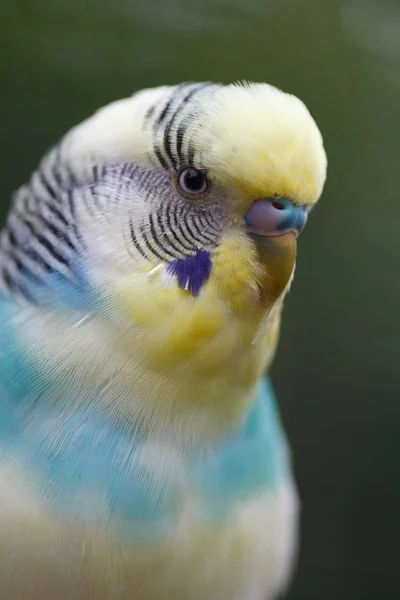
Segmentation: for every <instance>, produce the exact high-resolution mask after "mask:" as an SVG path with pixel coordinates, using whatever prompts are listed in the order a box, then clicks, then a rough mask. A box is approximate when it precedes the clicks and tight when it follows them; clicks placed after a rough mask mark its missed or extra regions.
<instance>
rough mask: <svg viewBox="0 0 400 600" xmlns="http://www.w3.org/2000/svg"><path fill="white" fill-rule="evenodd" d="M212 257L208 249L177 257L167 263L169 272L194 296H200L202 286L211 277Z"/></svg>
mask: <svg viewBox="0 0 400 600" xmlns="http://www.w3.org/2000/svg"><path fill="white" fill-rule="evenodd" d="M211 267H212V262H211V257H210V253H209V252H207V251H206V250H199V251H198V252H197V254H195V255H194V256H188V257H187V258H177V259H176V260H173V261H172V262H170V263H169V264H168V265H167V273H168V274H169V275H174V276H175V277H176V279H177V281H178V285H179V287H180V288H181V289H183V290H188V291H190V292H191V293H192V295H193V296H198V295H199V293H200V290H201V288H202V287H203V285H204V284H205V282H206V281H207V279H208V278H209V277H210V273H211Z"/></svg>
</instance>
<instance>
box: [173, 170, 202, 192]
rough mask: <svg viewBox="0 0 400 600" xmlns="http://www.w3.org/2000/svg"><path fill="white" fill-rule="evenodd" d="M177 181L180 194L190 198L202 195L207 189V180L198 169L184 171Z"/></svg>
mask: <svg viewBox="0 0 400 600" xmlns="http://www.w3.org/2000/svg"><path fill="white" fill-rule="evenodd" d="M178 181H179V187H180V188H181V190H182V192H183V193H184V194H188V195H191V196H195V195H197V194H204V192H205V191H206V189H207V178H206V176H205V174H204V173H203V171H200V170H199V169H184V170H183V171H182V173H181V174H180V175H179V180H178Z"/></svg>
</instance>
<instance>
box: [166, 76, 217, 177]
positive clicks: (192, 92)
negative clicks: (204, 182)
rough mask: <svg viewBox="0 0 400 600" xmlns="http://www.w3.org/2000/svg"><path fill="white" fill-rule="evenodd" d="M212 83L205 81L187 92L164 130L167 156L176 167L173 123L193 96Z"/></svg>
mask: <svg viewBox="0 0 400 600" xmlns="http://www.w3.org/2000/svg"><path fill="white" fill-rule="evenodd" d="M209 85H210V84H208V83H205V84H198V85H196V86H195V88H194V89H191V90H190V92H189V93H187V94H186V96H184V97H183V99H182V100H181V102H180V103H179V104H178V106H177V107H176V109H175V111H174V113H173V114H172V115H171V118H170V119H169V121H168V123H167V125H166V127H165V131H164V139H163V141H164V149H165V152H166V154H167V156H168V157H169V159H170V161H171V163H172V165H173V167H174V168H175V169H176V168H177V166H178V163H177V161H176V159H175V157H174V154H173V152H172V139H171V130H172V125H174V123H175V121H176V120H177V118H178V116H179V115H180V113H181V112H182V109H183V107H184V106H185V105H186V104H187V103H188V102H189V100H191V99H192V98H193V96H195V94H196V93H197V92H198V91H200V90H202V89H204V88H205V87H208V86H209Z"/></svg>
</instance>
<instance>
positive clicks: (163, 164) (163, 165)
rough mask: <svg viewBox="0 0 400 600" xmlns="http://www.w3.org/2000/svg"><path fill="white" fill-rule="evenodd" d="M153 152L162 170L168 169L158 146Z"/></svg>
mask: <svg viewBox="0 0 400 600" xmlns="http://www.w3.org/2000/svg"><path fill="white" fill-rule="evenodd" d="M154 152H155V155H156V156H157V158H158V161H159V163H160V165H161V166H162V167H163V169H168V166H169V165H168V163H167V161H166V160H165V158H164V156H163V154H162V152H161V150H160V148H159V147H158V146H155V147H154Z"/></svg>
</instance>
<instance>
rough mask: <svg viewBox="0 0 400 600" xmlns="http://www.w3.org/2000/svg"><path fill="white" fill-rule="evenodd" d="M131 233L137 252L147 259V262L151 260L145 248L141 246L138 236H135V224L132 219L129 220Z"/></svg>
mask: <svg viewBox="0 0 400 600" xmlns="http://www.w3.org/2000/svg"><path fill="white" fill-rule="evenodd" d="M129 232H130V234H131V240H132V242H133V245H134V246H135V248H136V250H137V251H138V252H139V254H140V255H141V256H142V257H143V258H145V259H146V260H149V256H148V255H147V254H146V252H145V251H144V250H143V248H142V247H141V245H140V244H139V242H138V240H137V238H136V235H135V229H134V227H133V222H132V218H130V219H129Z"/></svg>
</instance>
